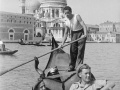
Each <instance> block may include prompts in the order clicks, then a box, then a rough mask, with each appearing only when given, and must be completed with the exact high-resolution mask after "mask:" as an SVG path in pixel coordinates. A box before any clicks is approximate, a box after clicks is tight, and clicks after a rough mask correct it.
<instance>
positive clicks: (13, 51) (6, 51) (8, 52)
mask: <svg viewBox="0 0 120 90" xmlns="http://www.w3.org/2000/svg"><path fill="white" fill-rule="evenodd" d="M16 52H18V50H9V49H5V51H0V54H1V55H12V54H14V53H16Z"/></svg>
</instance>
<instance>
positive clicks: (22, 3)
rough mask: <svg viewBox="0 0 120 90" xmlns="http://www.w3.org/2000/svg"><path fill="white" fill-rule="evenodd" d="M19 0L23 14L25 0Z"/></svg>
mask: <svg viewBox="0 0 120 90" xmlns="http://www.w3.org/2000/svg"><path fill="white" fill-rule="evenodd" d="M19 1H20V2H21V8H22V14H25V1H26V0H19Z"/></svg>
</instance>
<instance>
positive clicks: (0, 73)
mask: <svg viewBox="0 0 120 90" xmlns="http://www.w3.org/2000/svg"><path fill="white" fill-rule="evenodd" d="M85 37H86V36H83V37H82V38H79V39H76V40H74V41H71V42H70V43H67V44H65V45H63V46H62V47H66V46H68V45H70V44H72V43H74V42H77V41H79V40H81V39H83V38H85ZM62 47H58V48H55V49H53V50H51V51H49V52H47V53H45V54H43V55H41V56H39V57H37V58H41V57H43V56H45V55H47V54H49V53H52V52H54V51H56V50H58V49H60V48H62ZM32 61H34V59H32V60H29V61H27V62H25V63H22V64H19V65H17V66H15V67H13V68H10V69H8V70H5V71H2V72H0V76H2V75H4V74H5V73H7V72H10V71H12V70H14V69H16V68H18V67H20V66H23V65H25V64H27V63H29V62H32Z"/></svg>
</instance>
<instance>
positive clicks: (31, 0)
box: [25, 0, 40, 11]
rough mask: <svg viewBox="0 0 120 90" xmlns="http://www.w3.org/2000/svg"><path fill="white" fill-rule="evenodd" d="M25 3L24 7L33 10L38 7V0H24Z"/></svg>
mask: <svg viewBox="0 0 120 90" xmlns="http://www.w3.org/2000/svg"><path fill="white" fill-rule="evenodd" d="M25 5H26V9H28V10H30V11H33V10H37V9H38V8H39V7H40V2H39V1H38V0H26V2H25Z"/></svg>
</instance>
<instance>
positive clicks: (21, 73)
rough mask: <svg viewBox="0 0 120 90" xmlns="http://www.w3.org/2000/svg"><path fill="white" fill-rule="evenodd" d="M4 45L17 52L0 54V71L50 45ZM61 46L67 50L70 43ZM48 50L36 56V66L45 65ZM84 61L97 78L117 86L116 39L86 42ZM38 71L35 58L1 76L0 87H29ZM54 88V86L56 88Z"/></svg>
mask: <svg viewBox="0 0 120 90" xmlns="http://www.w3.org/2000/svg"><path fill="white" fill-rule="evenodd" d="M6 47H7V48H9V49H11V50H15V49H17V50H18V52H17V53H15V54H14V55H12V56H8V55H0V71H4V70H8V69H10V68H12V67H14V66H16V65H19V64H21V63H24V62H26V61H29V60H32V59H33V58H34V56H41V55H43V54H45V53H47V52H48V51H50V50H51V47H48V46H46V47H43V46H41V47H37V46H31V45H28V46H27V45H25V46H24V45H23V46H22V45H19V44H14V43H7V44H6ZM64 50H65V51H66V52H67V53H69V46H67V47H65V48H64ZM48 59H49V54H48V55H46V56H44V57H41V58H39V61H40V64H39V68H41V69H44V68H45V66H46V64H47V61H48ZM84 63H87V64H89V65H90V66H91V68H92V72H93V74H94V75H95V77H96V78H97V79H108V80H111V81H114V82H115V83H116V87H115V88H114V90H120V44H119V43H87V44H86V50H85V59H84ZM38 77H39V76H38V74H37V73H36V71H35V69H34V62H30V63H28V64H26V65H23V66H21V67H19V68H16V69H14V70H13V71H10V72H8V73H6V74H4V75H2V76H0V90H31V88H32V86H34V84H35V83H36V81H37V78H38ZM56 90H57V89H56Z"/></svg>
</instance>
